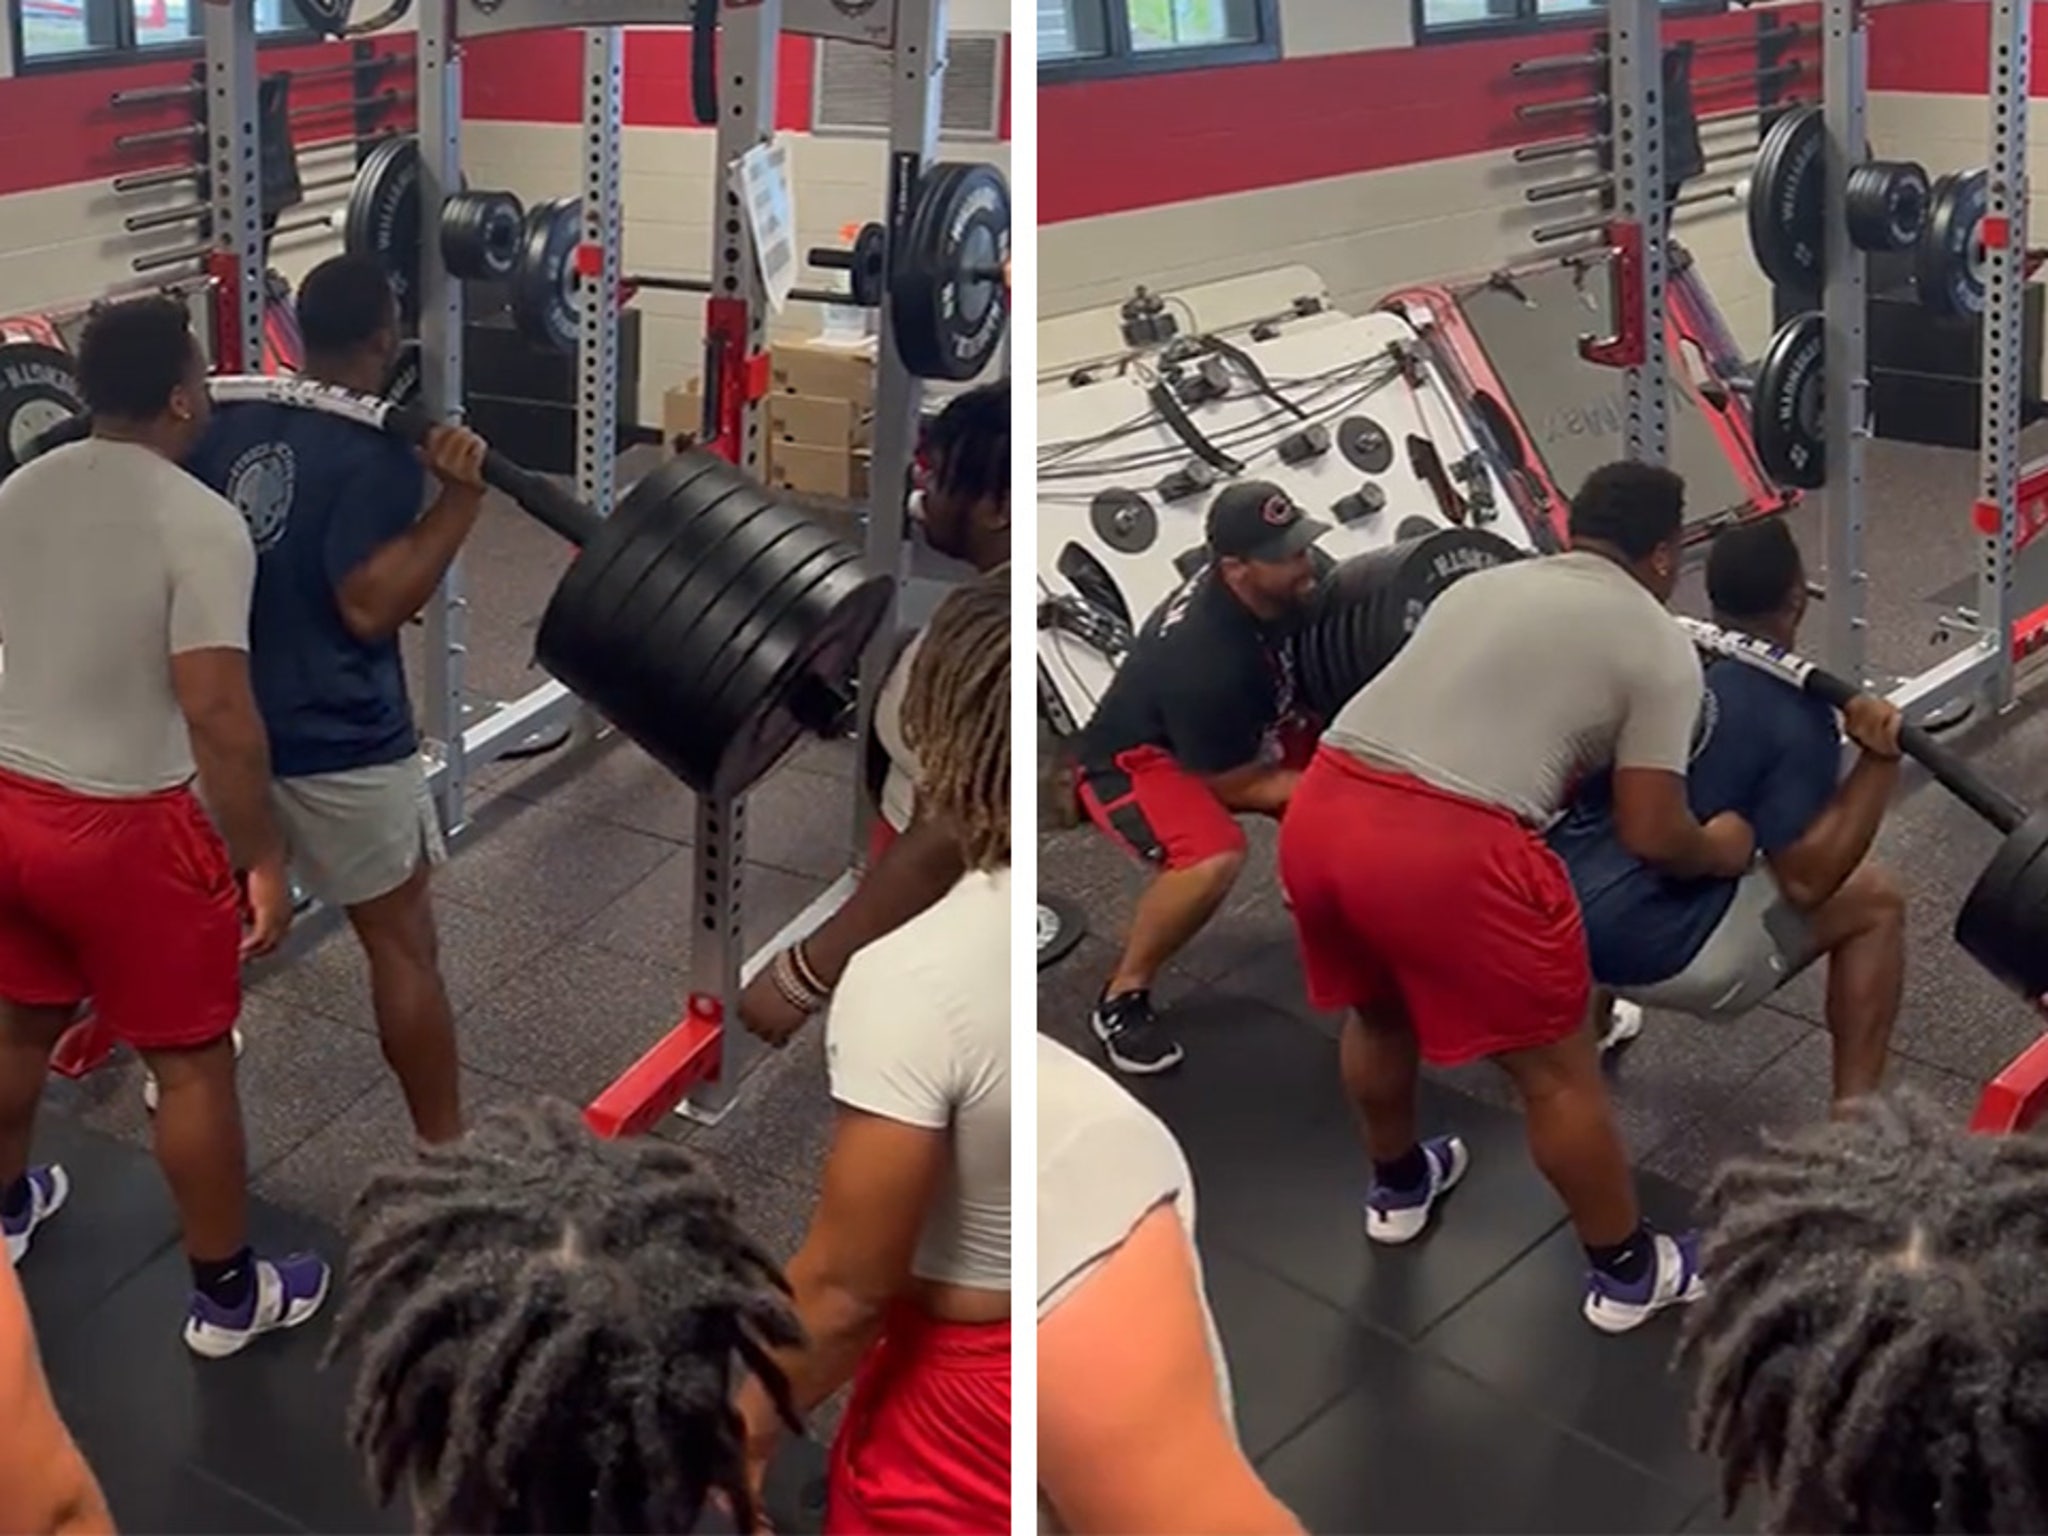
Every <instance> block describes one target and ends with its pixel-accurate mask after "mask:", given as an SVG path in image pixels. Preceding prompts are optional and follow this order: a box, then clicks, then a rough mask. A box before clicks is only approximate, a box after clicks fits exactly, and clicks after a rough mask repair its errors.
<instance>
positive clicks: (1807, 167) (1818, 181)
mask: <svg viewBox="0 0 2048 1536" xmlns="http://www.w3.org/2000/svg"><path fill="white" fill-rule="evenodd" d="M1827 140H1828V133H1827V120H1826V118H1825V117H1824V116H1823V115H1822V113H1821V110H1820V108H1819V107H1795V108H1794V109H1793V110H1792V111H1790V112H1787V113H1785V114H1784V115H1783V116H1781V117H1780V118H1779V119H1778V120H1777V121H1776V122H1774V123H1772V124H1771V126H1770V131H1769V132H1767V133H1766V134H1765V135H1764V139H1763V143H1762V144H1760V145H1758V146H1757V152H1756V165H1755V167H1754V169H1752V170H1751V172H1750V177H1749V244H1750V249H1751V250H1752V251H1754V252H1755V253H1756V263H1757V265H1758V266H1760V267H1762V268H1763V270H1764V276H1766V277H1768V278H1769V279H1770V280H1771V281H1772V282H1773V283H1775V284H1777V285H1778V286H1779V287H1780V288H1789V289H1791V290H1793V291H1794V292H1796V293H1818V292H1820V283H1821V263H1822V260H1823V259H1824V254H1825V246H1824V243H1823V242H1824V239H1825V233H1824V230H1823V228H1822V225H1823V223H1824V221H1823V219H1822V217H1821V203H1822V199H1823V194H1824V193H1825V190H1826V188H1825V186H1824V184H1823V183H1824V179H1825V172H1826V155H1827Z"/></svg>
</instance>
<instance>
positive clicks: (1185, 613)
mask: <svg viewBox="0 0 2048 1536" xmlns="http://www.w3.org/2000/svg"><path fill="white" fill-rule="evenodd" d="M1328 531H1329V530H1328V526H1327V525H1326V524H1323V523H1318V522H1315V521H1313V520H1312V519H1310V518H1309V517H1307V516H1305V515H1304V514H1303V512H1302V510H1301V508H1300V507H1298V506H1296V505H1295V504H1294V503H1293V502H1292V501H1291V500H1289V499H1288V496H1287V493H1286V492H1284V491H1282V490H1281V489H1280V487H1278V486H1277V485H1272V484H1270V483H1268V482H1266V481H1262V480H1245V481H1239V482H1238V483H1237V484H1234V485H1230V486H1226V487H1225V488H1224V489H1223V490H1222V491H1221V492H1220V493H1219V494H1218V495H1217V497H1216V500H1215V501H1214V502H1213V503H1212V504H1211V505H1210V508H1209V522H1208V530H1207V532H1208V541H1209V563H1208V565H1207V566H1205V567H1204V568H1203V569H1202V570H1201V571H1200V572H1198V573H1197V574H1196V575H1195V576H1194V578H1193V579H1192V580H1190V581H1189V582H1187V584H1186V585H1184V586H1183V587H1181V589H1180V590H1179V591H1177V592H1175V593H1174V594H1173V596H1172V597H1170V598H1168V599H1167V600H1166V601H1165V602H1164V603H1162V604H1161V605H1160V606H1159V608H1158V610H1157V611H1155V612H1154V613H1153V614H1152V616H1151V617H1150V618H1149V619H1147V620H1146V621H1145V625H1144V628H1143V629H1141V630H1140V631H1139V632H1138V637H1137V640H1136V641H1135V642H1134V643H1133V645H1132V646H1131V650H1130V654H1129V655H1127V656H1126V657H1125V658H1124V662H1123V665H1122V666H1121V667H1119V668H1118V669H1117V674H1116V678H1115V680H1114V681H1112V682H1111V683H1110V685H1109V690H1108V692H1107V693H1105V694H1104V695H1103V697H1102V703H1101V704H1100V706H1099V707H1098V708H1097V709H1096V711H1095V716H1094V718H1093V719H1092V720H1090V721H1089V722H1088V725H1087V727H1086V728H1085V729H1084V730H1083V731H1082V732H1081V734H1080V738H1079V742H1078V758H1079V764H1080V770H1081V778H1080V786H1079V787H1080V796H1081V804H1082V805H1083V807H1084V808H1085V809H1086V810H1087V812H1088V815H1089V818H1090V819H1091V820H1092V821H1093V822H1094V823H1095V824H1096V825H1097V826H1098V827H1100V828H1101V829H1102V830H1103V831H1104V832H1106V833H1108V834H1109V836H1110V837H1111V838H1112V839H1113V840H1115V841H1116V842H1117V843H1119V844H1121V845H1122V846H1123V847H1124V848H1126V849H1127V850H1129V851H1130V852H1131V853H1133V854H1135V855H1136V856H1137V857H1138V858H1139V859H1141V860H1143V861H1144V862H1146V863H1147V864H1150V865H1151V866H1152V867H1153V868H1154V869H1155V870H1156V871H1157V873H1156V874H1155V875H1154V877H1153V879H1152V883H1151V885H1150V886H1149V887H1147V889H1146V891H1145V894H1144V895H1143V896H1142V897H1140V898H1139V900H1138V907H1137V910H1136V912H1134V913H1133V914H1132V917H1131V933H1130V938H1129V939H1128V940H1127V941H1126V943H1125V945H1124V953H1123V958H1122V959H1121V960H1119V961H1118V962H1117V968H1116V971H1115V972H1114V974H1112V975H1111V976H1110V978H1109V984H1108V985H1107V986H1105V987H1104V988H1103V989H1102V996H1101V998H1100V1000H1099V1001H1098V1002H1097V1003H1096V1005H1095V1012H1094V1016H1093V1018H1092V1020H1091V1024H1092V1026H1093V1028H1094V1030H1095V1035H1096V1038H1097V1039H1099V1040H1100V1041H1101V1042H1102V1044H1103V1048H1104V1049H1105V1050H1106V1051H1107V1052H1108V1055H1109V1060H1110V1064H1111V1065H1112V1066H1114V1067H1116V1068H1117V1069H1118V1070H1119V1071H1122V1072H1133V1073H1152V1072H1164V1071H1166V1070H1167V1069H1169V1068H1171V1067H1173V1066H1175V1065H1176V1064H1177V1063H1178V1062H1179V1061H1180V1059H1181V1055H1182V1052H1181V1048H1180V1045H1179V1044H1178V1043H1177V1042H1176V1041H1174V1040H1173V1039H1172V1038H1171V1037H1170V1036H1169V1035H1167V1034H1166V1033H1165V1031H1164V1030H1163V1029H1161V1028H1160V1025H1159V1022H1158V1020H1157V1018H1156V1017H1155V1016H1154V1015H1153V1012H1152V1002H1151V987H1152V980H1153V978H1154V977H1155V976H1157V975H1158V974H1159V970H1160V968H1161V967H1162V966H1164V965H1165V964H1166V962H1167V961H1168V960H1169V959H1171V958H1172V957H1173V956H1174V955H1175V954H1176V953H1178V952H1179V951H1180V949H1181V948H1182V947H1183V946H1185V945H1186V944H1187V942H1188V940H1190V939H1192V938H1193V937H1194V936H1195V934H1196V932H1197V931H1199V930H1200V928H1201V927H1202V925H1203V924H1204V923H1206V922H1208V920H1209V919H1210V918H1211V917H1212V916H1213V915H1214V914H1215V912H1216V909H1217V908H1218V907H1220V906H1221V905H1222V904H1223V899H1224V897H1226V896H1227V895H1229V893H1230V888H1231V886H1232V884H1234V883H1235V881H1236V879H1237V872H1238V871H1239V870H1240V869H1241V868H1243V867H1244V855H1245V837H1244V832H1243V829H1242V828H1240V827H1239V826H1238V824H1237V817H1238V816H1240V815H1243V814H1245V813H1247V812H1257V813H1260V814H1262V815H1266V816H1273V817H1278V816H1279V815H1280V814H1281V812H1282V811H1284V810H1286V808H1287V800H1288V796H1290V795H1291V794H1292V793H1293V792H1294V784H1295V780H1296V779H1297V778H1299V777H1300V770H1301V767H1302V765H1303V764H1304V763H1305V762H1306V761H1307V759H1308V754H1309V752H1310V751H1311V750H1312V749H1313V747H1314V736H1313V730H1312V727H1311V726H1310V724H1309V722H1307V721H1305V720H1303V719H1302V718H1301V717H1300V716H1299V715H1298V714H1297V713H1296V709H1295V699H1294V659H1293V655H1292V653H1291V651H1290V650H1289V648H1288V644H1287V636H1288V631H1289V630H1290V628H1291V627H1292V624H1293V621H1294V620H1295V619H1296V618H1298V616H1299V615H1300V613H1301V612H1302V610H1303V609H1304V608H1305V607H1306V605H1307V603H1308V601H1309V598H1310V596H1311V595H1312V594H1313V593H1314V591H1315V587H1316V569H1315V566H1314V564H1313V562H1312V560H1311V558H1310V551H1311V549H1312V548H1313V546H1314V544H1315V542H1316V540H1317V539H1319V538H1321V537H1322V536H1323V534H1324V533H1326V532H1328Z"/></svg>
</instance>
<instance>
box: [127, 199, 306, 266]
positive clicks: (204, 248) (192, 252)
mask: <svg viewBox="0 0 2048 1536" xmlns="http://www.w3.org/2000/svg"><path fill="white" fill-rule="evenodd" d="M333 227H334V215H333V214H331V213H322V214H316V215H314V216H313V217H311V218H304V219H286V220H284V221H283V222H282V223H279V224H277V225H274V226H273V227H272V228H270V229H267V230H265V231H264V232H263V237H264V239H266V240H268V239H270V238H272V237H273V236H276V235H296V234H300V233H303V232H304V231H306V230H309V229H332V228H333ZM212 250H213V242H212V241H211V240H206V241H201V242H200V243H199V244H197V245H185V246H180V247H179V248H178V249H177V250H175V251H158V252H157V253H156V254H155V255H153V256H138V257H136V258H135V259H134V260H133V261H131V262H129V263H128V265H129V267H130V269H132V270H133V271H136V272H156V271H160V270H161V269H162V268H164V267H175V266H177V265H178V264H179V263H180V262H186V261H197V260H199V259H200V258H201V257H202V256H205V255H207V254H208V253H210V252H211V251H212Z"/></svg>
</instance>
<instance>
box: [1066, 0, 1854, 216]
mask: <svg viewBox="0 0 2048 1536" xmlns="http://www.w3.org/2000/svg"><path fill="white" fill-rule="evenodd" d="M1779 14H1781V15H1782V14H1783V13H1779ZM1796 14H1804V13H1803V12H1801V13H1796ZM1754 25H1755V23H1754V21H1753V20H1752V19H1750V18H1748V17H1745V16H1726V17H1721V16H1717V17H1707V18H1696V19H1693V20H1689V21H1679V22H1674V23H1673V25H1672V26H1671V27H1670V28H1669V29H1667V35H1668V36H1670V37H1673V38H1687V37H1689V38H1697V39H1702V40H1704V39H1709V38H1721V37H1727V36H1730V35H1734V36H1744V37H1746V36H1749V35H1752V33H1753V30H1754ZM1592 37H1593V33H1592V31H1591V30H1590V29H1589V30H1586V31H1578V30H1566V31H1546V32H1544V33H1542V34H1541V35H1540V36H1538V37H1507V38H1486V39H1481V40H1479V41H1475V42H1469V43H1444V44H1432V45H1430V46H1428V47H1421V48H1388V49H1378V50H1374V51H1372V52H1369V53H1344V54H1335V55H1328V56H1323V57H1315V58H1301V59H1283V60H1280V61H1278V62H1276V63H1272V64H1253V65H1244V66H1240V67H1237V68H1228V69H1212V70H1189V71H1186V72H1184V73H1180V74H1169V75H1148V76H1134V77H1131V78H1127V79H1121V80H1104V81H1083V82H1076V83H1073V84H1068V85H1055V86H1051V87H1048V88H1047V89H1045V90H1042V91H1041V92H1040V93H1039V104H1038V164H1039V189H1038V207H1039V221H1040V222H1041V223H1044V224H1057V223H1063V222H1066V221H1068V220H1072V219H1085V218H1094V217H1097V216H1100V215H1102V214H1108V213H1122V212H1127V211H1130V210H1132V209H1137V208H1152V207H1159V206H1163V205H1165V204H1169V203H1182V202H1191V201H1193V200H1195V199H1198V198H1206V197H1222V196H1228V195H1230V194H1232V193H1237V192H1250V191H1256V190H1258V189H1260V188H1264V187H1274V186H1289V185H1293V184H1295V183H1298V182H1304V181H1320V180H1323V179H1325V178H1327V177H1332V176H1351V175H1357V174H1359V173H1361V172H1366V171H1377V170H1385V169H1387V168H1389V167H1392V166H1398V165H1413V164H1417V163H1421V162H1426V161H1430V160H1443V159H1449V158H1451V157H1452V156H1456V155H1473V154H1481V153H1484V152H1486V151H1488V150H1502V151H1505V150H1507V149H1508V148H1510V147H1511V146H1513V145H1516V144H1524V143H1530V142H1533V141H1535V140H1538V139H1548V138H1563V137H1571V136H1575V135H1577V134H1580V133H1584V132H1587V131H1590V123H1591V118H1590V117H1589V116H1587V115H1585V114H1580V115H1577V116H1560V117H1556V118H1550V119H1545V120H1539V121H1537V122H1534V123H1525V122H1521V121H1519V120H1517V118H1516V117H1515V108H1516V107H1517V106H1519V105H1521V104H1522V103H1524V102H1534V101H1543V100H1557V99H1561V98H1565V97H1570V96H1577V95H1583V94H1585V92H1586V89H1587V86H1586V83H1585V82H1586V77H1585V76H1583V75H1562V74H1560V75H1552V76H1548V77H1535V78H1531V79H1522V80H1517V79H1514V78H1512V77H1511V76H1510V75H1509V74H1508V70H1509V67H1510V66H1511V65H1513V64H1514V63H1515V62H1516V61H1517V60H1519V59H1527V58H1531V57H1534V56H1537V55H1539V54H1558V53H1582V52H1584V51H1585V50H1586V49H1587V48H1588V47H1589V46H1590V45H1591V41H1592ZM1743 57H1744V55H1743V54H1742V53H1741V52H1739V51H1736V52H1728V53H1720V54H1709V55H1707V56H1706V57H1705V58H1703V59H1701V60H1699V61H1697V62H1696V64H1695V66H1694V76H1695V78H1699V77H1703V76H1707V75H1726V74H1733V73H1735V72H1736V71H1737V70H1739V69H1741V68H1742V67H1743V66H1742V59H1743ZM1816 57H1817V56H1816ZM1754 99H1755V97H1754V93H1753V92H1749V91H1746V90H1743V89H1740V88H1729V87H1713V88H1709V89H1707V90H1704V91H1701V92H1699V93H1698V105H1699V109H1700V110H1701V111H1711V110H1713V109H1714V108H1717V107H1727V106H1736V105H1739V104H1741V103H1743V102H1745V101H1752V100H1754ZM1107 145H1115V146H1116V147H1117V152H1116V153H1115V154H1113V155H1111V154H1105V153H1104V147H1105V146H1107Z"/></svg>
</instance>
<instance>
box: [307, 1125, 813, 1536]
mask: <svg viewBox="0 0 2048 1536" xmlns="http://www.w3.org/2000/svg"><path fill="white" fill-rule="evenodd" d="M351 1227H352V1231H351V1243H350V1248H349V1258H348V1282H349V1283H348V1303H347V1305H346V1306H345V1307H343V1309H342V1312H341V1315H340V1316H339V1317H338V1318H337V1319H336V1320H335V1328H334V1336H333V1339H332V1340H331V1341H330V1343H329V1345H328V1348H327V1353H326V1357H325V1358H326V1360H327V1362H329V1363H332V1362H333V1361H334V1360H336V1359H337V1358H339V1357H340V1356H341V1355H343V1354H344V1353H345V1352H358V1353H359V1359H358V1363H357V1366H356V1375H355V1383H354V1390H353V1393H352V1396H351V1399H350V1402H349V1407H348V1418H347V1433H348V1442H349V1445H350V1446H351V1448H352V1449H353V1450H354V1451H355V1452H356V1454H357V1455H358V1456H359V1457H360V1458H361V1459H362V1462H363V1466H364V1470H365V1472H366V1474H367V1477H368V1480H369V1483H370V1487H371V1489H372V1491H373V1493H374V1494H375V1496H376V1497H377V1499H378V1500H379V1502H380V1503H386V1504H388V1503H389V1502H390V1501H391V1500H392V1499H393V1498H394V1497H395V1496H399V1495H403V1496H404V1497H405V1498H407V1499H408V1500H409V1501H410V1503H411V1513H412V1516H413V1519H414V1522H415V1525H416V1528H417V1529H419V1530H421V1531H425V1532H434V1533H440V1532H457V1531H460V1532H466V1533H471V1536H487V1533H496V1532H525V1533H541V1532H550V1533H573V1532H578V1531H613V1532H650V1533H652V1532H674V1531H687V1530H690V1529H692V1528H693V1527H694V1526H695V1524H696V1522H697V1520H698V1519H699V1517H700V1516H701V1515H702V1514H703V1513H704V1510H705V1508H706V1506H707V1505H711V1504H722V1505H724V1506H725V1507H727V1508H729V1509H731V1510H732V1512H733V1514H734V1516H735V1517H736V1519H737V1521H738V1524H739V1528H740V1529H741V1530H743V1531H751V1530H753V1529H754V1528H755V1525H756V1521H757V1506H756V1503H755V1495H754V1490H753V1487H752V1486H751V1485H750V1484H749V1482H748V1480H747V1477H746V1470H747V1469H746V1456H745V1445H744V1444H743V1442H742V1440H741V1438H740V1422H739V1420H738V1418H737V1416H736V1415H735V1414H734V1413H733V1411H732V1391H733V1381H732V1374H733V1362H734V1361H735V1359H737V1360H738V1361H740V1362H741V1363H742V1364H743V1365H744V1366H745V1367H746V1368H747V1369H749V1370H751V1371H752V1373H753V1380H754V1381H755V1382H756V1383H757V1384H758V1387H757V1390H759V1391H760V1392H761V1394H762V1398H763V1401H764V1402H765V1403H767V1404H768V1405H769V1408H768V1411H769V1412H770V1413H773V1414H779V1415H780V1416H781V1417H782V1418H783V1419H784V1420H786V1421H788V1422H790V1423H792V1424H793V1423H794V1422H795V1414H794V1410H793V1409H792V1407H791V1405H790V1398H789V1388H788V1384H787V1382H786V1380H785V1379H784V1377H783V1374H782V1371H781V1369H780V1367H779V1366H778V1365H777V1364H776V1362H775V1359H774V1358H773V1356H772V1355H771V1354H770V1351H771V1350H773V1349H778V1348H788V1347H791V1346H793V1345H794V1344H795V1343H796V1342H797V1341H798V1340H799V1339H800V1338H801V1334H800V1333H799V1331H798V1328H797V1323H796V1318H795V1315H794V1313H793V1312H792V1310H791V1307H790V1304H789V1297H788V1286H787V1283H786V1282H785V1281H784V1279H783V1277H782V1275H781V1273H780V1271H779V1270H778V1269H777V1267H776V1265H775V1261H774V1259H773V1258H772V1257H771V1256H770V1254H769V1253H768V1252H767V1250H766V1249H764V1248H762V1247H761V1245H760V1244H759V1243H757V1242H756V1241H755V1240H754V1239H753V1238H752V1237H750V1236H749V1235H748V1234H747V1233H746V1232H745V1231H744V1230H742V1228H741V1227H740V1225H739V1223H738V1220H737V1217H736V1214H735V1211H734V1207H733V1202H732V1200H731V1198H730V1197H729V1196H728V1195H727V1194H726V1193H725V1192H724V1191H723V1190H722V1189H720V1188H719V1186H718V1185H717V1183H716V1182H715V1181H714V1180H713V1179H712V1178H711V1177H710V1175H709V1174H708V1173H707V1172H706V1171H705V1168H704V1166H703V1164H702V1163H701V1162H700V1161H699V1160H698V1159H697V1158H696V1157H695V1156H694V1155H693V1154H692V1153H690V1152H688V1151H685V1150H684V1149H683V1148H681V1147H677V1146H674V1145H671V1144H670V1143H667V1142H663V1141H658V1140H655V1139H653V1138H651V1137H641V1138H634V1139H631V1140H624V1141H600V1140H598V1139H597V1138H596V1137H594V1136H593V1135H592V1134H591V1133H590V1131H589V1130H588V1129H587V1128H586V1127H585V1126H584V1124H583V1121H582V1118H581V1116H580V1115H578V1113H577V1112H576V1110H575V1109H574V1108H573V1107H571V1106H570V1105H568V1104H564V1103H561V1102H558V1101H553V1100H547V1101H542V1102H540V1103H533V1104H526V1103H521V1104H512V1105H501V1106H496V1107H493V1108H491V1109H489V1110H486V1111H484V1112H483V1113H481V1114H479V1115H478V1116H477V1117H476V1120H475V1123H474V1126H473V1128H472V1129H471V1131H470V1133H469V1135H467V1136H466V1137H464V1138H462V1139H461V1140H459V1141H455V1142H449V1143H442V1144H438V1145H436V1144H424V1145H422V1147H421V1148H420V1150H419V1151H418V1152H417V1153H416V1154H415V1155H414V1157H413V1158H412V1160H410V1161H408V1162H405V1163H402V1164H398V1165H396V1166H393V1167H390V1168H387V1169H384V1170H382V1171H380V1172H379V1173H377V1174H375V1175H374V1176H373V1177H372V1178H371V1179H370V1182H369V1184H368V1185H367V1186H366V1187H365V1188H364V1190H363V1192H362V1194H361V1196H360V1197H359V1198H358V1199H357V1201H356V1205H355V1209H354V1212H353V1215H352V1219H351Z"/></svg>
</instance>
